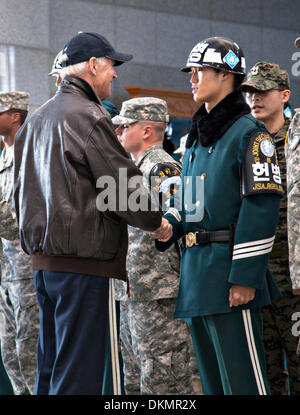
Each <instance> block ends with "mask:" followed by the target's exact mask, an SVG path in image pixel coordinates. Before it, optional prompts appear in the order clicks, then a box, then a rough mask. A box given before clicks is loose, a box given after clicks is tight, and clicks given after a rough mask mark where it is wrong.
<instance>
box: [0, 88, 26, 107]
mask: <svg viewBox="0 0 300 415" xmlns="http://www.w3.org/2000/svg"><path fill="white" fill-rule="evenodd" d="M28 107H29V94H28V93H27V92H19V91H12V92H0V112H4V111H8V110H11V109H15V110H25V111H28Z"/></svg>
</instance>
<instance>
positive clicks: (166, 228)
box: [149, 218, 173, 242]
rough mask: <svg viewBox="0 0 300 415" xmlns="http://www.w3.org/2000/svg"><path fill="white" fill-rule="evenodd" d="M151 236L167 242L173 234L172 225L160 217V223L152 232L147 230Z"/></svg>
mask: <svg viewBox="0 0 300 415" xmlns="http://www.w3.org/2000/svg"><path fill="white" fill-rule="evenodd" d="M149 235H150V236H151V237H152V238H155V239H158V240H159V241H161V242H167V241H168V240H169V239H170V238H171V236H172V235H173V226H172V225H171V224H170V223H169V221H167V219H165V218H162V219H161V225H160V227H159V228H157V229H156V230H155V231H154V232H149Z"/></svg>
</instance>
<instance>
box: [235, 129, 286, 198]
mask: <svg viewBox="0 0 300 415" xmlns="http://www.w3.org/2000/svg"><path fill="white" fill-rule="evenodd" d="M241 193H242V196H250V195H254V194H260V193H275V194H278V195H282V194H283V187H282V183H281V176H280V168H279V164H278V156H277V151H276V147H275V144H274V141H273V138H272V136H271V135H270V134H269V133H268V132H267V131H265V130H256V131H254V132H253V133H252V134H251V135H250V137H249V140H248V143H247V147H246V151H245V155H244V160H243V164H242V181H241Z"/></svg>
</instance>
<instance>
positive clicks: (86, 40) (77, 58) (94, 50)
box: [61, 32, 133, 67]
mask: <svg viewBox="0 0 300 415" xmlns="http://www.w3.org/2000/svg"><path fill="white" fill-rule="evenodd" d="M62 53H63V57H62V61H61V65H62V67H65V66H69V65H75V63H80V62H85V61H88V60H89V59H90V58H92V57H95V58H101V57H106V58H110V59H113V60H114V61H115V63H114V66H119V65H122V63H124V62H127V61H130V60H131V59H132V58H133V56H132V55H128V54H125V53H120V52H116V51H115V50H114V48H113V47H112V45H111V44H110V43H109V42H108V40H107V39H105V37H104V36H102V35H99V33H94V32H79V33H78V34H77V35H75V36H74V37H72V39H71V40H69V42H68V43H67V44H66V45H65V47H64V48H63V50H62Z"/></svg>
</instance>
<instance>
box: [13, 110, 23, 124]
mask: <svg viewBox="0 0 300 415" xmlns="http://www.w3.org/2000/svg"><path fill="white" fill-rule="evenodd" d="M10 116H11V119H12V122H13V123H15V124H20V123H21V114H20V113H19V112H13V113H11V114H10Z"/></svg>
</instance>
